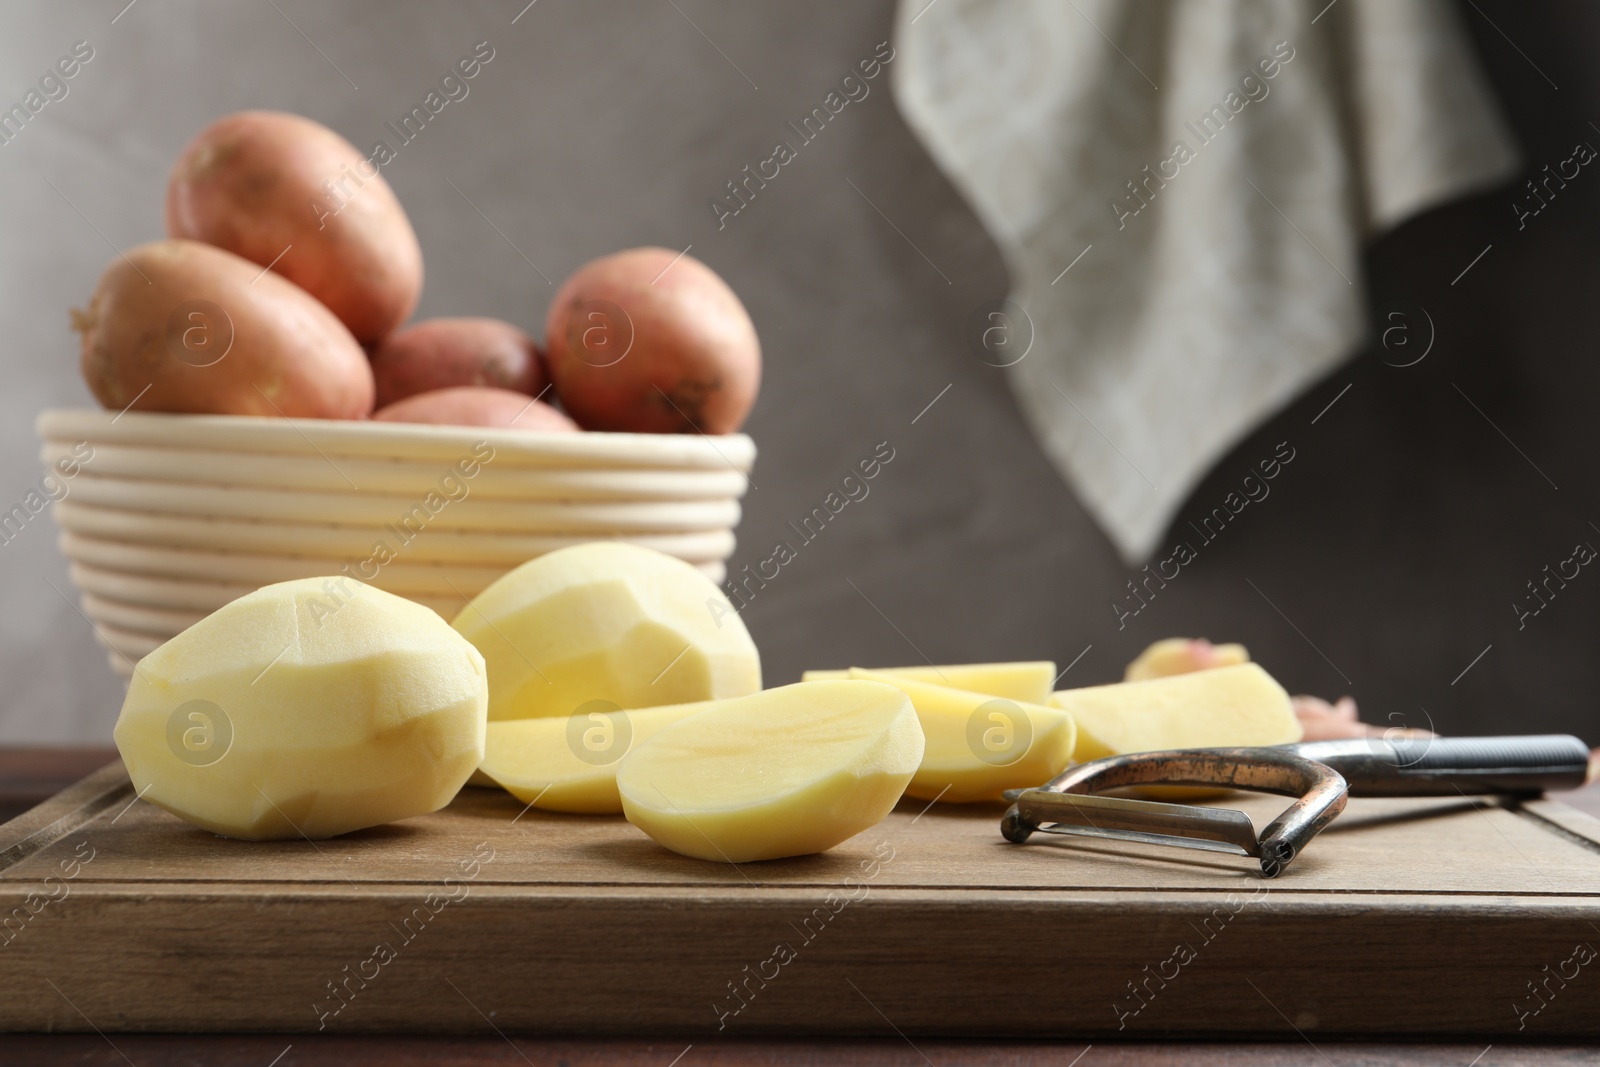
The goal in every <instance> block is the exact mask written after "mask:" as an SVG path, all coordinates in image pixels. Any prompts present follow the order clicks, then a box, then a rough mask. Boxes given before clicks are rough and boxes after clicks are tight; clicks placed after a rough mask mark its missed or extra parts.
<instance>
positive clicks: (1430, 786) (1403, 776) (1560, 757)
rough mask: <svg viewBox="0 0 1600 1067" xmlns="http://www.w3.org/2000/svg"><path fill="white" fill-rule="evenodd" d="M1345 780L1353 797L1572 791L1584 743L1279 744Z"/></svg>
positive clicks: (1580, 774)
mask: <svg viewBox="0 0 1600 1067" xmlns="http://www.w3.org/2000/svg"><path fill="white" fill-rule="evenodd" d="M1284 747H1286V748H1288V749H1290V750H1291V751H1293V752H1295V753H1297V754H1299V755H1301V756H1304V757H1306V758H1307V759H1313V760H1316V761H1317V762H1319V763H1323V764H1326V765H1327V766H1329V767H1332V768H1333V769H1334V770H1336V771H1338V772H1339V773H1340V774H1342V775H1344V778H1345V781H1346V782H1348V783H1349V785H1350V795H1351V796H1369V797H1406V796H1451V795H1454V794H1458V793H1459V794H1463V795H1468V796H1471V795H1474V794H1478V795H1481V794H1490V793H1494V794H1507V795H1521V796H1528V795H1533V794H1538V793H1542V792H1544V791H1545V790H1547V789H1577V788H1579V787H1581V786H1582V785H1583V784H1584V782H1585V781H1586V779H1587V777H1588V774H1589V746H1588V745H1586V744H1584V743H1583V742H1582V741H1581V740H1579V739H1578V738H1576V737H1572V736H1570V735H1566V734H1539V735H1529V736H1522V737H1405V738H1399V737H1397V738H1392V739H1391V738H1358V739H1354V740H1348V741H1307V742H1302V743H1300V744H1294V745H1286V746H1284Z"/></svg>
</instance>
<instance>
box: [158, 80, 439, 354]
mask: <svg viewBox="0 0 1600 1067" xmlns="http://www.w3.org/2000/svg"><path fill="white" fill-rule="evenodd" d="M167 235H168V236H169V237H183V238H189V239H191V240H195V241H204V242H205V243H206V244H212V245H216V246H217V247H218V248H225V249H227V250H228V251H229V252H232V253H234V254H235V255H240V256H243V257H244V258H245V259H248V260H250V261H251V262H252V263H258V264H260V265H261V266H267V265H268V264H271V265H272V269H273V270H275V271H277V272H278V273H279V274H281V275H283V276H284V277H285V278H288V279H289V280H290V281H292V282H294V283H295V284H296V285H298V286H300V287H301V288H302V289H304V290H305V291H306V292H308V293H310V294H311V295H312V296H314V297H316V298H317V299H318V300H320V301H322V302H323V303H324V304H326V305H328V307H329V308H331V309H332V310H333V313H334V314H335V315H337V316H339V319H340V321H342V322H343V323H344V324H345V325H346V326H348V327H349V328H350V332H351V333H353V334H355V335H356V339H357V340H359V341H361V342H362V343H363V344H370V343H373V342H376V341H379V340H381V339H382V338H383V337H384V336H386V335H387V334H388V333H389V332H390V331H391V330H393V329H395V327H397V326H399V325H400V324H401V323H402V322H404V321H405V320H406V319H407V318H408V317H410V315H411V312H412V311H413V310H414V309H415V308H416V306H417V298H418V297H419V296H420V295H421V293H422V249H421V248H420V247H419V246H418V244H417V235H416V233H415V232H414V231H413V230H412V229H411V222H410V220H409V219H407V218H406V213H405V211H404V210H403V209H402V208H401V207H400V201H399V200H398V199H396V198H395V195H394V191H393V190H391V189H390V188H389V183H388V182H386V181H384V179H383V175H382V174H381V173H380V172H379V170H378V164H377V163H374V162H373V161H371V160H369V159H367V158H366V157H364V156H363V155H362V154H361V153H360V152H359V151H357V150H356V147H355V146H354V145H352V144H351V143H350V142H349V141H346V140H345V139H344V138H343V137H340V136H339V135H338V134H337V133H334V132H333V131H332V130H330V129H328V128H327V127H326V126H323V125H321V124H320V123H316V122H312V121H311V120H310V119H306V118H301V117H300V116H298V115H288V114H284V113H282V112H278V111H241V112H239V113H237V114H234V115H228V116H226V117H225V118H222V119H219V120H217V121H216V122H214V123H212V124H211V125H210V126H207V127H206V128H205V129H204V130H202V131H200V134H199V135H198V136H197V137H195V139H194V140H193V141H191V142H190V143H189V145H188V147H187V148H185V149H184V150H183V154H182V155H180V156H179V157H178V161H177V163H176V164H175V165H174V166H173V168H172V177H171V179H170V180H169V181H168V184H167Z"/></svg>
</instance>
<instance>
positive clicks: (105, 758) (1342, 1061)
mask: <svg viewBox="0 0 1600 1067" xmlns="http://www.w3.org/2000/svg"><path fill="white" fill-rule="evenodd" d="M115 758H116V752H115V751H114V750H112V749H108V748H0V821H3V820H6V819H10V818H12V817H14V816H16V815H18V814H20V813H21V812H23V811H25V810H27V809H28V808H29V807H32V806H33V805H34V804H37V803H38V802H40V801H41V800H44V799H45V798H46V797H48V796H50V795H51V794H53V793H55V792H56V791H58V790H60V789H62V788H64V787H65V786H67V785H70V784H71V783H72V782H75V781H77V780H78V779H79V778H82V777H83V776H84V775H86V774H88V773H89V772H90V771H93V770H95V769H97V768H99V767H101V766H104V765H105V764H106V763H108V762H109V761H111V760H112V759H115ZM1559 799H1561V800H1563V801H1565V802H1566V803H1568V804H1571V805H1572V806H1573V807H1576V808H1579V809H1581V810H1583V811H1586V812H1588V813H1589V814H1591V815H1595V816H1600V786H1591V787H1590V788H1588V789H1585V790H1581V791H1579V792H1576V793H1565V794H1560V795H1559ZM0 973H3V972H0ZM0 989H3V987H0ZM0 1014H3V1009H0ZM57 1063H70V1064H74V1065H81V1067H101V1065H107V1067H129V1065H132V1067H198V1065H201V1064H204V1065H207V1067H344V1065H347V1064H349V1065H360V1064H382V1065H384V1067H410V1065H412V1064H424V1063H426V1064H460V1065H463V1067H480V1065H481V1067H502V1065H503V1067H511V1065H523V1064H526V1065H531V1067H589V1065H599V1064H606V1065H632V1064H638V1065H641V1067H645V1065H648V1067H745V1065H751V1067H754V1065H757V1064H760V1065H763V1067H788V1065H800V1064H836V1063H861V1064H870V1065H873V1067H901V1065H905V1067H914V1065H918V1067H920V1065H936V1067H947V1065H955V1064H961V1065H971V1067H979V1065H984V1067H989V1065H993V1067H1001V1065H1004V1067H1023V1065H1029V1067H1031V1065H1034V1064H1038V1065H1041V1067H1043V1065H1045V1064H1049V1065H1051V1067H1136V1065H1145V1064H1149V1065H1153V1067H1213V1065H1215V1067H1233V1065H1239V1067H1278V1065H1286V1064H1316V1065H1319V1067H1400V1065H1412V1064H1418V1065H1434V1064H1438V1065H1446V1064H1448V1065H1451V1067H1512V1065H1524V1064H1525V1065H1530V1067H1554V1065H1557V1064H1560V1065H1567V1064H1571V1065H1578V1064H1586V1065H1592V1064H1595V1063H1600V1047H1597V1046H1578V1045H1550V1044H1546V1045H1531V1044H1510V1043H1498V1044H1494V1045H1489V1044H1488V1043H1487V1042H1471V1041H1463V1042H1458V1043H1452V1044H1439V1043H1427V1044H1422V1043H1413V1042H1399V1041H1396V1042H1373V1041H1360V1042H1340V1041H1333V1040H1328V1039H1322V1040H1319V1041H1318V1042H1317V1043H1316V1045H1315V1046H1313V1045H1311V1044H1310V1043H1302V1044H1287V1043H1282V1042H1259V1043H1248V1044H1246V1043H1237V1042H1226V1043H1223V1042H1191V1041H1182V1042H1169V1043H1165V1044H1157V1043H1151V1042H1139V1043H1123V1042H1095V1043H1093V1044H1089V1043H1087V1042H1082V1041H1061V1042H1048V1043H1043V1042H1002V1043H996V1042H977V1041H949V1040H935V1039H931V1038H919V1039H917V1040H916V1043H915V1044H914V1045H913V1044H912V1043H911V1042H910V1041H907V1040H901V1039H885V1040H856V1039H850V1040H840V1041H828V1040H817V1039H814V1038H807V1039H803V1040H772V1041H732V1040H722V1039H717V1038H705V1039H702V1040H700V1041H697V1042H695V1043H694V1044H690V1043H689V1042H687V1041H685V1040H682V1039H673V1038H666V1039H662V1040H658V1041H651V1040H645V1039H637V1038H627V1039H615V1038H603V1037H572V1038H551V1037H524V1036H517V1035H512V1036H509V1037H502V1036H499V1035H488V1036H484V1037H417V1036H414V1035H404V1036H395V1037H388V1036H381V1035H378V1036H372V1037H347V1036H339V1037H325V1036H324V1037H319V1036H317V1035H314V1034H295V1035H257V1034H228V1035H195V1034H111V1035H104V1036H102V1035H98V1034H0V1064H3V1065H4V1067H33V1065H35V1064H57Z"/></svg>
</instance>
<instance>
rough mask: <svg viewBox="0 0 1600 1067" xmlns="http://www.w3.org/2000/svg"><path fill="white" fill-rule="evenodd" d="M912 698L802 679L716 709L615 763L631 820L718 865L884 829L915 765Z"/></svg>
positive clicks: (886, 689)
mask: <svg viewBox="0 0 1600 1067" xmlns="http://www.w3.org/2000/svg"><path fill="white" fill-rule="evenodd" d="M922 751H923V737H922V728H921V727H920V726H919V725H918V723H917V713H916V711H915V710H913V709H912V707H911V701H910V700H908V699H907V698H906V695H905V694H904V693H902V692H900V690H898V689H895V688H894V687H892V686H888V685H883V684H881V683H877V682H866V681H826V682H800V683H798V684H796V685H786V686H782V687H780V688H777V689H769V690H767V691H765V692H762V693H756V694H754V695H751V696H747V697H740V698H737V699H734V700H723V701H718V702H716V706H715V707H712V708H709V709H707V710H704V711H701V712H700V713H699V714H696V715H692V716H690V717H688V718H685V719H683V720H681V721H679V722H677V723H674V724H673V725H671V726H668V727H666V728H665V729H663V730H662V731H661V732H660V733H657V734H656V735H655V736H654V737H652V738H650V739H649V740H648V741H645V742H644V743H643V744H641V745H639V746H638V747H637V748H635V749H634V750H633V751H632V752H630V753H629V754H628V755H627V756H626V757H625V758H624V759H623V761H622V766H621V769H620V770H619V771H618V772H617V789H618V792H619V793H620V794H621V797H622V810H623V812H624V814H626V815H627V817H628V821H629V822H631V823H633V824H634V825H635V826H637V827H638V828H639V829H641V830H643V831H644V832H645V833H647V834H649V835H650V837H651V838H653V839H654V840H655V841H656V843H657V844H660V845H662V846H663V847H665V848H668V849H671V850H672V851H673V852H678V853H681V854H683V855H685V856H693V857H695V858H697V859H704V860H721V861H723V862H726V863H745V862H748V861H751V860H768V859H777V858H779V857H782V856H801V855H806V854H809V853H812V852H822V851H825V850H826V849H830V848H832V847H833V846H834V845H837V844H839V843H840V842H841V841H844V840H846V839H848V838H851V837H854V836H855V835H856V834H858V833H860V832H861V831H863V830H866V829H868V828H869V827H871V826H874V825H876V824H877V823H879V822H881V821H882V820H883V818H884V816H886V815H888V814H889V812H890V810H892V809H893V808H894V806H895V803H896V802H897V801H898V800H899V799H900V797H901V794H903V793H904V792H905V789H906V783H908V782H909V781H910V780H911V776H912V774H913V773H915V771H916V769H917V764H918V763H919V762H920V761H921V759H922Z"/></svg>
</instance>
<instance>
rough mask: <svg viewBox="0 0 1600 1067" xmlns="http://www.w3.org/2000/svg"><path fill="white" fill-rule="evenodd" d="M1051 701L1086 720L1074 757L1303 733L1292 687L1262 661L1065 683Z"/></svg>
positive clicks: (1282, 738)
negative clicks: (1136, 678) (1112, 681)
mask: <svg viewBox="0 0 1600 1067" xmlns="http://www.w3.org/2000/svg"><path fill="white" fill-rule="evenodd" d="M1050 702H1051V703H1052V704H1054V705H1055V706H1056V707H1058V708H1064V709H1065V710H1066V711H1067V712H1069V713H1070V714H1071V715H1072V718H1073V719H1074V720H1075V721H1076V722H1077V724H1078V747H1077V751H1076V752H1075V753H1074V758H1075V759H1077V760H1079V761H1084V760H1092V759H1099V758H1100V757H1101V756H1113V755H1120V754H1123V753H1127V752H1149V751H1152V750H1154V749H1168V748H1213V747H1218V746H1223V745H1281V744H1286V743H1288V742H1290V741H1298V740H1300V723H1299V721H1298V720H1297V719H1296V718H1295V716H1294V710H1293V709H1292V707H1291V706H1290V703H1289V694H1288V693H1286V692H1284V690H1283V686H1281V685H1279V684H1278V683H1277V682H1276V681H1274V680H1273V678H1272V676H1271V675H1270V674H1268V673H1267V672H1266V671H1264V670H1262V669H1261V667H1260V666H1259V665H1257V664H1254V663H1242V664H1239V665H1237V666H1234V667H1216V668H1213V669H1211V670H1203V671H1195V672H1192V673H1189V674H1176V675H1173V676H1172V677H1170V678H1154V679H1151V680H1149V681H1144V682H1120V683H1118V684H1116V685H1097V686H1093V687H1091V688H1087V689H1063V690H1061V691H1060V692H1058V693H1055V694H1054V695H1052V696H1051V698H1050Z"/></svg>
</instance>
